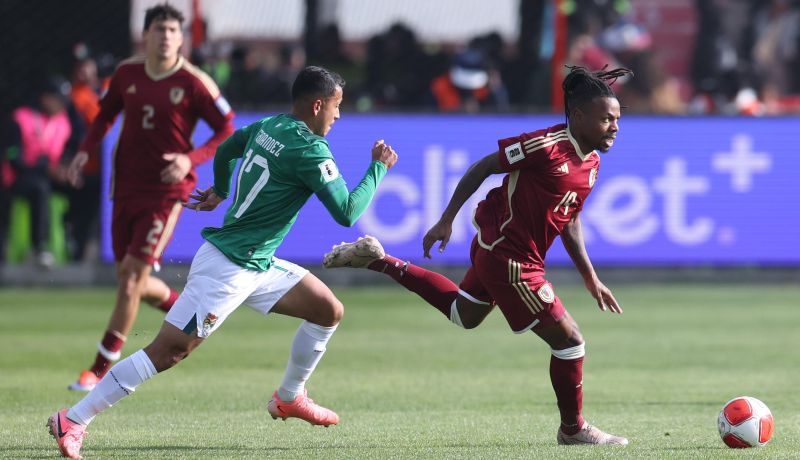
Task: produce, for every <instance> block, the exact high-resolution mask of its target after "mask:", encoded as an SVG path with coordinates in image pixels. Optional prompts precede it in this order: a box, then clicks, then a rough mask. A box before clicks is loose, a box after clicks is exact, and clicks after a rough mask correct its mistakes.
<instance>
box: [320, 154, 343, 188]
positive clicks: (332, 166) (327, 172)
mask: <svg viewBox="0 0 800 460" xmlns="http://www.w3.org/2000/svg"><path fill="white" fill-rule="evenodd" d="M319 170H320V172H321V173H322V180H324V181H325V183H326V184H327V183H328V182H330V181H332V180H334V179H336V178H337V177H339V169H338V168H337V167H336V163H334V162H333V160H331V159H327V160H325V161H323V162H322V163H320V164H319Z"/></svg>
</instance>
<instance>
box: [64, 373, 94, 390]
mask: <svg viewBox="0 0 800 460" xmlns="http://www.w3.org/2000/svg"><path fill="white" fill-rule="evenodd" d="M99 381H100V377H98V376H97V375H95V373H94V372H92V371H83V372H81V375H80V376H78V380H77V381H76V382H74V383H71V384H70V385H69V386H68V387H67V388H68V389H70V390H72V391H92V389H93V388H94V386H95V385H97V382H99Z"/></svg>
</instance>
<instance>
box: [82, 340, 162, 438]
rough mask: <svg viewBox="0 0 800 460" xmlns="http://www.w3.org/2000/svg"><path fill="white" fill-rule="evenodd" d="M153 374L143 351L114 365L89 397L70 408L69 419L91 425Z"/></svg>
mask: <svg viewBox="0 0 800 460" xmlns="http://www.w3.org/2000/svg"><path fill="white" fill-rule="evenodd" d="M154 375H156V368H155V366H154V365H153V362H152V361H151V360H150V357H149V356H147V353H145V352H144V350H139V351H137V352H136V353H134V354H132V355H130V356H128V357H127V358H125V359H123V360H122V361H120V362H119V363H117V364H115V365H114V366H113V367H112V368H111V369H110V370H109V371H108V373H107V374H106V375H105V377H103V378H102V379H101V380H100V381H99V382H98V383H97V385H96V386H95V387H94V389H93V390H92V391H91V392H89V394H87V395H86V396H85V397H84V398H83V399H82V400H80V401H79V402H78V403H77V404H75V405H74V406H72V408H70V410H69V412H67V418H69V419H70V420H72V421H74V422H76V423H80V424H82V425H88V424H89V423H90V422H91V421H92V419H94V417H95V416H96V415H97V414H99V413H100V412H103V411H104V410H106V409H108V408H109V407H111V406H113V405H114V404H115V403H116V402H117V401H119V400H120V399H122V398H124V397H126V396H128V395H130V394H131V393H133V392H134V391H135V390H136V387H137V386H139V385H140V384H141V383H143V382H144V381H146V380H149V379H150V378H152V377H153V376H154Z"/></svg>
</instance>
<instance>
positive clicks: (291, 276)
mask: <svg viewBox="0 0 800 460" xmlns="http://www.w3.org/2000/svg"><path fill="white" fill-rule="evenodd" d="M307 273H308V270H306V269H305V268H303V267H300V266H299V265H296V264H293V263H291V262H287V261H285V260H281V259H278V258H277V257H273V258H272V265H271V266H270V267H269V270H267V271H265V272H259V271H255V270H248V269H246V268H242V267H240V266H239V265H236V264H234V263H233V262H231V261H230V260H229V259H228V258H227V257H226V256H225V254H223V253H222V252H220V250H219V249H217V248H216V247H215V246H214V245H213V244H211V243H209V242H205V243H203V245H202V246H201V247H200V249H199V250H198V251H197V254H195V256H194V259H193V260H192V268H191V269H190V270H189V278H188V279H187V282H186V287H185V288H184V289H183V292H182V293H181V295H180V297H178V300H176V301H175V305H173V306H172V308H170V309H169V312H168V313H167V316H166V318H164V320H165V321H167V322H169V323H170V324H172V325H173V326H175V327H177V328H178V329H182V330H183V332H185V333H187V334H191V333H193V332H194V331H195V330H197V336H198V337H208V336H209V335H211V333H212V332H214V331H215V330H216V329H217V328H218V327H219V326H220V325H221V324H222V323H223V322H224V321H225V318H227V317H228V315H230V314H231V313H233V312H234V310H236V309H237V308H239V306H240V305H242V304H244V305H247V306H249V307H250V308H252V309H254V310H256V311H258V312H261V313H263V314H265V315H266V314H267V313H269V311H270V310H271V309H272V307H273V306H274V305H275V303H276V302H278V300H280V298H281V297H283V296H284V294H286V293H287V292H289V289H291V288H293V287H294V286H295V285H296V284H297V283H298V282H300V280H301V279H303V277H304V276H305V275H306V274H307Z"/></svg>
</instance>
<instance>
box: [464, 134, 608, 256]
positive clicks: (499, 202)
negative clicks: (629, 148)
mask: <svg viewBox="0 0 800 460" xmlns="http://www.w3.org/2000/svg"><path fill="white" fill-rule="evenodd" d="M498 145H499V147H500V151H499V152H498V154H499V155H500V164H501V165H502V168H503V169H504V170H506V171H508V172H509V174H508V175H507V176H506V177H505V178H504V179H503V185H502V186H500V187H497V188H494V189H492V190H491V191H489V193H488V194H487V195H486V199H484V200H483V201H481V202H480V203H479V204H478V208H477V210H476V211H475V217H474V224H475V227H477V229H478V243H479V244H480V246H481V247H483V248H484V249H488V250H490V251H493V252H498V253H499V254H502V255H504V256H507V257H511V258H513V259H514V260H516V261H517V262H523V263H524V262H528V263H531V264H534V265H536V266H538V267H541V268H542V269H543V267H544V256H545V253H546V252H547V249H548V248H549V247H550V245H551V244H552V243H553V240H554V239H555V237H556V236H557V235H559V234H560V233H561V230H563V229H564V226H565V225H566V224H567V223H568V222H569V221H570V219H571V218H572V215H573V213H575V212H578V211H580V210H581V208H582V207H583V203H584V201H585V200H586V197H587V196H588V195H589V192H591V191H592V186H593V185H594V182H595V180H596V179H597V171H598V169H599V167H600V156H599V155H598V153H597V152H595V151H592V152H588V153H585V154H584V153H582V152H581V151H580V147H578V143H577V141H576V140H575V139H574V138H573V137H572V135H571V134H570V133H569V130H568V129H567V125H565V124H560V125H556V126H552V127H550V128H547V129H543V130H540V131H536V132H533V133H525V134H522V135H520V136H517V137H510V138H508V139H501V140H499V141H498Z"/></svg>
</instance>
